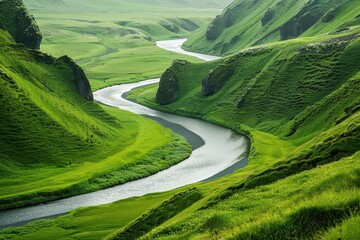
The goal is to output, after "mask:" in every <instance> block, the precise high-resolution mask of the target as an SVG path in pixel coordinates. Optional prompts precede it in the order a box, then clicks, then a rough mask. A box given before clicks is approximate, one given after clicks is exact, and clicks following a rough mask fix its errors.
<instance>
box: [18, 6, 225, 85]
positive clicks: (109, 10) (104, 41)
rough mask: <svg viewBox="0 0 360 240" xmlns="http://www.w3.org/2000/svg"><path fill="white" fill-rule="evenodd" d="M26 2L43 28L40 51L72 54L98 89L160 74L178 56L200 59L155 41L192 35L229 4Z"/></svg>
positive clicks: (197, 60)
mask: <svg viewBox="0 0 360 240" xmlns="http://www.w3.org/2000/svg"><path fill="white" fill-rule="evenodd" d="M24 2H25V4H27V6H28V7H29V8H30V10H31V11H32V13H33V14H34V16H35V17H36V20H37V22H38V24H39V26H40V29H41V31H42V33H43V37H44V39H43V43H42V45H41V50H42V51H44V52H46V53H49V54H51V55H54V56H56V57H60V56H62V55H64V54H66V55H69V56H70V57H72V58H74V59H75V60H76V62H77V63H79V64H80V66H81V67H82V68H84V70H85V72H86V73H87V75H88V77H89V79H90V82H91V85H92V88H93V89H94V90H96V89H100V88H103V87H106V86H111V85H115V84H121V83H127V82H136V81H140V80H144V79H150V78H154V77H158V76H160V75H161V73H162V72H163V71H164V70H165V69H166V67H167V66H168V65H170V63H171V62H172V61H173V60H174V59H176V58H180V59H186V60H191V61H194V62H200V61H201V60H199V59H196V58H194V57H188V56H184V55H181V54H176V53H171V54H169V53H168V52H167V51H165V50H162V49H159V48H157V47H156V46H155V41H156V40H164V39H171V38H184V37H186V36H188V35H189V33H190V32H192V31H193V30H195V29H196V28H198V27H200V26H203V25H205V24H206V23H207V22H209V21H210V19H211V18H212V17H213V16H215V15H216V14H217V13H219V12H220V11H221V9H222V8H223V7H225V6H226V5H227V4H228V3H230V1H228V0H224V1H217V2H216V3H217V5H214V6H213V4H209V2H211V3H212V1H207V0H203V1H196V2H190V1H188V3H187V4H186V5H184V3H182V4H178V3H177V1H157V2H155V3H152V4H149V3H148V2H147V1H135V2H134V1H125V0H122V1H117V2H116V3H114V2H113V1H112V0H107V1H105V2H104V1H103V2H102V3H101V4H99V2H96V1H90V2H89V1H88V2H86V3H79V2H78V1H73V0H64V1H60V2H57V3H54V2H52V3H49V2H48V1H41V0H26V1H24ZM55 8H56V11H54V9H55ZM154 63H156V64H154Z"/></svg>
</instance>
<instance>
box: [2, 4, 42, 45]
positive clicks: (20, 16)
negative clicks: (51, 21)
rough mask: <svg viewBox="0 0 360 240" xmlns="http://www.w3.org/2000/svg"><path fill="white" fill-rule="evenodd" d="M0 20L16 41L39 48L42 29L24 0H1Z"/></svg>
mask: <svg viewBox="0 0 360 240" xmlns="http://www.w3.org/2000/svg"><path fill="white" fill-rule="evenodd" d="M0 21H2V22H3V25H4V26H5V27H6V29H7V30H8V31H9V33H10V34H11V36H12V37H13V39H14V40H15V42H17V43H22V44H24V45H25V46H26V47H28V48H31V49H39V48H40V43H41V40H42V35H41V33H40V29H39V27H38V25H37V24H36V22H35V19H34V17H33V16H32V15H31V14H30V13H29V12H28V10H27V9H26V7H25V5H24V4H23V2H22V0H3V1H0Z"/></svg>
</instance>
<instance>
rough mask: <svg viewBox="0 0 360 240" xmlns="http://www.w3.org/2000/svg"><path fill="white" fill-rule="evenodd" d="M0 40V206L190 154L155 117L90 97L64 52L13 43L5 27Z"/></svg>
mask: <svg viewBox="0 0 360 240" xmlns="http://www.w3.org/2000/svg"><path fill="white" fill-rule="evenodd" d="M5 4H8V2H6V1H5V2H4V1H3V2H1V3H0V5H1V6H2V7H3V6H6V5H5ZM2 9H4V8H2ZM12 12H13V13H14V11H12ZM8 16H9V15H8ZM24 16H26V15H24ZM8 20H9V21H6V22H4V24H5V26H11V24H12V22H11V21H10V20H11V18H10V17H9V18H8ZM33 24H36V23H33ZM0 39H1V49H0V69H1V71H0V81H1V89H0V97H1V105H0V112H1V120H0V121H1V129H0V136H1V137H0V156H1V157H0V160H1V161H0V166H1V167H0V173H1V179H0V184H1V186H2V187H1V189H0V209H7V208H13V207H20V206H24V205H29V204H35V203H39V202H45V201H49V200H54V199H58V198H62V197H67V196H71V195H75V194H80V193H85V192H89V191H94V190H98V189H101V188H105V187H109V186H113V185H116V184H119V183H124V182H127V181H129V180H134V179H137V178H140V177H144V176H148V175H150V174H151V173H155V172H157V171H159V170H160V169H164V168H167V167H169V166H170V165H172V164H174V163H177V162H179V161H181V160H183V159H185V158H186V157H187V156H189V154H190V152H191V147H190V145H189V144H188V143H187V142H186V141H185V140H184V139H183V138H182V137H180V136H178V135H176V134H174V133H173V132H172V131H170V130H168V129H165V128H163V127H162V126H160V125H159V124H158V123H155V122H153V121H151V120H148V119H145V118H143V117H141V116H137V115H135V114H131V113H128V112H125V111H120V110H117V109H114V108H110V107H105V106H101V105H99V104H97V103H95V102H93V101H92V91H91V88H90V85H89V82H88V80H87V78H86V75H85V74H84V72H83V71H82V70H81V69H80V68H79V67H78V66H77V64H76V63H74V62H73V61H72V60H71V59H70V58H69V57H66V56H65V57H61V58H58V59H57V58H54V57H52V56H49V55H46V54H44V53H41V52H39V51H37V50H29V49H27V48H26V47H24V46H22V45H17V44H15V43H14V41H13V40H12V38H11V36H10V35H9V33H8V32H7V31H6V30H5V29H4V28H3V27H2V28H1V29H0ZM145 126H146V127H145ZM139 146H141V147H139ZM168 151H175V153H174V154H173V155H172V157H169V158H168V160H167V161H164V160H162V159H161V156H162V155H163V154H166V152H168ZM154 159H158V160H159V161H157V162H154Z"/></svg>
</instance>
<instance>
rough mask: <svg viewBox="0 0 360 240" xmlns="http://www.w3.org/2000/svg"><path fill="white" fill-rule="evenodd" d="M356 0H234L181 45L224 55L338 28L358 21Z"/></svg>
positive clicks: (358, 6)
mask: <svg viewBox="0 0 360 240" xmlns="http://www.w3.org/2000/svg"><path fill="white" fill-rule="evenodd" d="M359 14H360V5H359V2H358V1H357V0H341V1H335V0H314V1H307V0H301V1H296V0H290V1H284V0H275V1H274V0H264V1H256V0H237V1H235V2H233V3H232V4H231V5H230V6H229V7H227V8H226V9H225V10H224V11H223V13H222V14H221V15H218V16H217V17H216V18H215V19H214V20H213V21H212V22H211V23H210V24H209V25H207V26H204V27H203V28H201V29H200V30H198V31H197V32H196V33H194V34H192V35H191V36H190V38H189V40H188V41H187V42H186V43H185V45H184V48H185V49H190V50H193V51H197V52H205V53H212V54H216V55H226V54H229V53H236V52H237V51H239V50H241V49H243V48H245V47H251V46H254V45H259V44H264V43H271V42H276V41H279V40H286V39H291V38H296V37H308V36H315V35H322V34H325V33H329V32H334V31H339V30H341V29H346V28H349V27H352V26H355V25H358V24H359V21H360V18H359Z"/></svg>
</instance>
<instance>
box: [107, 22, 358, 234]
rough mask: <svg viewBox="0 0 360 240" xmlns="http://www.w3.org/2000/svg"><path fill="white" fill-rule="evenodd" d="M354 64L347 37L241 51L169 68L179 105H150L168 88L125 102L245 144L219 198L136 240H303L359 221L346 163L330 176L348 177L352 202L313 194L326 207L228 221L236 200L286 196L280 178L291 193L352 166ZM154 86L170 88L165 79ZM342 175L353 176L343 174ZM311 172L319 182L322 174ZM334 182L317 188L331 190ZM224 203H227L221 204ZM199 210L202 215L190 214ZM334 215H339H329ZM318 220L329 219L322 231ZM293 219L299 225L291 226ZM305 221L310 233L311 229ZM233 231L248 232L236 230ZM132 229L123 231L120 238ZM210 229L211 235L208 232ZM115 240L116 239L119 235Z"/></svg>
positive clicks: (353, 39) (352, 38)
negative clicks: (307, 179) (218, 130)
mask: <svg viewBox="0 0 360 240" xmlns="http://www.w3.org/2000/svg"><path fill="white" fill-rule="evenodd" d="M359 60H360V32H359V28H355V29H354V30H352V31H349V32H345V33H340V34H339V33H338V34H335V35H324V36H321V37H313V38H299V39H295V40H289V41H284V42H277V43H274V44H269V45H266V46H259V47H254V48H249V49H244V50H242V51H240V52H239V53H237V54H235V55H232V56H229V57H227V58H224V59H222V60H219V61H217V62H211V63H201V64H193V63H183V64H178V63H176V64H173V65H172V66H171V67H170V68H169V69H171V72H172V73H173V75H174V76H172V77H171V79H175V78H176V79H177V85H178V89H179V92H178V98H177V99H169V100H171V101H169V102H170V103H169V104H168V102H166V104H167V105H160V104H157V103H156V102H155V101H156V97H155V94H156V93H157V94H158V95H159V94H162V93H163V92H167V90H166V89H163V88H168V87H169V86H171V85H172V84H166V83H161V82H160V84H159V89H157V86H150V87H147V88H144V89H137V90H135V91H134V92H133V93H132V94H130V95H129V96H128V97H129V98H132V99H137V101H138V102H140V103H142V104H144V105H148V106H151V107H153V108H156V109H160V110H164V111H169V112H175V113H177V114H182V115H187V116H193V117H198V118H202V119H205V120H207V121H210V122H213V123H217V124H220V125H223V126H227V127H229V128H231V129H233V130H235V131H238V132H240V133H243V134H246V135H248V136H249V138H250V139H251V142H252V146H251V156H250V159H249V165H248V166H247V167H245V168H244V169H243V170H240V171H238V172H237V173H235V174H234V175H233V176H231V177H228V178H225V179H224V182H222V183H221V181H219V183H218V184H220V186H221V184H225V185H226V184H229V185H230V186H229V185H228V186H227V187H225V188H226V190H223V191H222V192H221V193H218V194H217V195H216V194H215V195H212V194H210V195H212V196H211V197H210V198H211V199H210V200H207V203H203V205H201V204H195V205H194V206H192V207H191V208H189V209H188V210H184V211H185V212H186V213H185V212H184V213H182V214H180V215H179V216H178V217H175V218H174V219H173V220H172V221H170V222H171V223H170V224H165V226H164V225H161V224H159V225H156V224H155V226H160V227H159V228H158V229H156V230H154V231H152V232H150V235H149V236H148V237H147V238H146V237H145V239H154V238H160V239H166V238H167V237H168V234H170V235H172V236H173V237H174V238H177V237H185V238H186V237H190V236H194V235H195V236H197V237H199V238H210V237H215V236H223V237H226V236H227V237H229V236H233V234H234V233H235V236H237V237H238V238H239V239H247V238H248V237H249V236H257V237H256V238H260V239H261V238H264V239H268V238H270V239H278V238H279V237H280V236H287V237H289V238H309V237H310V238H312V237H315V236H317V235H318V234H320V233H321V234H322V232H323V231H325V230H326V229H328V228H329V227H334V226H335V223H340V222H342V221H344V220H346V221H347V220H349V219H352V220H349V221H350V222H351V221H355V219H356V218H357V216H358V214H359V211H358V203H359V201H360V195H359V194H360V190H359V185H358V184H357V183H356V182H358V180H359V175H358V165H356V164H354V162H353V163H352V164H348V165H347V167H346V168H343V170H339V171H337V170H334V172H336V174H338V176H340V175H341V176H344V177H345V178H348V177H347V174H349V176H351V178H353V179H354V182H353V183H351V184H350V185H352V187H351V188H352V190H351V191H350V192H352V193H350V192H348V193H345V192H342V193H341V194H344V195H341V194H340V195H339V196H336V197H335V196H334V192H333V191H337V190H335V189H332V188H331V187H330V189H329V190H326V191H325V192H326V193H321V192H322V190H318V193H319V194H320V195H321V194H324V196H333V197H329V199H330V198H331V199H332V200H331V201H332V203H331V204H329V205H327V206H320V205H321V204H318V202H315V203H313V202H312V201H308V200H305V201H303V202H302V204H304V205H302V206H303V207H301V208H297V207H286V208H287V210H286V214H285V215H283V216H282V218H277V217H276V215H277V214H278V213H277V210H275V208H273V206H272V205H271V204H270V203H268V204H265V205H266V206H267V208H266V209H268V208H272V209H273V210H272V213H271V214H270V215H269V216H268V217H267V218H266V219H263V218H261V217H260V216H259V217H254V216H255V215H257V214H258V213H260V212H262V211H264V212H263V213H264V214H265V212H266V211H267V210H266V209H263V210H261V209H262V208H261V207H259V206H258V205H256V206H257V207H254V206H249V207H245V208H244V209H243V208H241V209H242V210H241V211H244V212H247V213H248V214H249V216H253V218H252V219H253V220H251V221H250V220H249V219H248V218H246V217H239V218H237V217H235V216H236V215H238V212H237V210H236V209H237V208H236V207H235V208H233V207H232V206H233V205H239V206H241V205H242V204H251V203H250V201H248V200H241V199H257V196H260V195H261V196H263V198H269V199H271V200H269V201H271V203H274V201H277V200H274V199H275V198H276V196H274V195H272V193H271V192H276V191H279V189H283V191H282V192H284V191H285V192H286V191H287V189H286V188H285V187H280V186H279V185H280V184H281V183H279V184H273V183H274V182H276V181H278V180H280V179H283V180H282V183H284V186H285V185H286V184H289V181H290V182H292V181H293V183H294V187H295V186H296V185H297V184H298V186H299V184H300V186H301V184H303V183H301V181H300V179H301V178H302V177H303V175H304V174H305V175H306V174H308V173H309V174H312V173H314V172H316V171H317V170H316V169H317V168H319V167H320V166H323V165H327V164H330V165H329V166H326V167H324V168H328V169H332V167H331V166H333V165H331V163H332V162H334V161H340V162H342V161H345V162H344V163H343V164H346V161H347V160H346V157H350V156H353V157H351V159H353V161H359V154H357V153H358V152H359V150H360V144H359V143H360V141H359V140H360V112H359V103H360V94H359V93H360V62H359ZM161 81H169V79H168V78H165V77H164V78H162V79H161ZM163 97H165V95H164V96H163ZM161 103H162V104H164V103H163V102H161ZM339 164H341V163H339ZM351 166H353V167H354V168H355V169H356V170H354V172H352V173H350V172H351V171H352V170H353V169H352V167H351ZM329 171H331V170H329ZM349 171H350V172H349ZM303 172H306V173H303ZM318 173H319V174H320V175H321V171H319V172H318ZM292 175H296V176H294V179H297V180H291V178H289V176H292ZM321 177H322V178H327V177H328V176H325V175H322V176H321ZM335 178H336V177H334V178H333V179H331V178H330V179H328V180H326V181H325V180H324V181H325V182H327V184H329V185H328V186H331V185H332V184H333V182H334V181H335V180H334V179H335ZM351 181H352V180H351ZM225 182H226V183H225ZM308 184H310V186H309V189H311V188H315V189H318V188H317V187H316V186H317V184H319V183H317V181H315V182H313V183H308ZM264 185H266V186H264ZM320 185H321V184H320ZM212 186H215V183H214V184H212ZM220 186H219V188H221V187H220ZM260 186H264V187H262V189H263V190H256V189H258V187H260ZM199 187H200V188H201V185H199ZM253 189H255V190H253ZM264 191H265V192H267V193H266V194H265V193H264V194H265V195H262V194H261V193H260V192H264ZM309 191H310V190H309ZM306 194H307V193H306V191H305V192H304V191H302V190H301V191H300V192H299V195H298V197H299V198H306V197H305V196H306ZM346 195H348V196H350V195H351V196H353V197H354V198H353V199H352V200H351V201H349V202H346V203H345V202H343V200H341V198H342V197H344V199H346V198H347V197H345V196H346ZM207 196H209V195H207ZM228 198H230V199H231V200H229V201H228V200H226V199H228ZM325 198H326V197H325ZM314 201H322V200H320V199H314ZM343 203H344V204H345V205H342V204H343ZM313 204H315V205H313ZM199 208H200V209H201V210H197V211H196V210H195V209H199ZM246 209H248V210H246ZM310 209H311V210H310ZM336 209H343V210H344V212H342V213H337V212H336ZM307 211H319V215H316V217H315V219H313V217H314V215H311V214H310V215H308V214H307ZM341 211H342V210H341ZM346 211H348V212H346ZM321 216H327V217H326V218H327V219H332V220H331V222H327V220H326V219H323V218H322V217H321ZM298 218H304V220H299V222H296V221H297V220H296V219H298ZM230 219H232V220H230ZM236 219H237V220H236ZM139 221H140V219H139ZM314 222H318V223H317V224H318V225H316V226H314ZM299 224H301V225H302V227H301V228H300V229H299V230H298V231H297V230H295V228H296V227H295V226H299ZM240 225H243V226H247V227H245V228H242V227H237V226H240ZM155 226H154V227H155ZM217 226H221V227H217ZM357 227H358V224H357V225H355V226H352V230H348V233H350V232H351V231H355V229H356V228H357ZM132 228H133V226H132V225H128V228H127V229H126V231H127V232H128V231H131V230H132ZM214 228H215V229H216V231H215V232H214V231H212V230H213V229H214ZM304 229H307V230H304ZM204 231H205V233H203V232H204ZM120 232H121V231H120ZM123 233H125V232H123ZM304 233H306V234H308V235H306V234H305V235H304ZM144 234H145V233H144ZM116 236H122V233H118V234H117V235H116ZM269 236H271V237H269ZM110 239H122V238H121V237H113V238H110Z"/></svg>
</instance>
